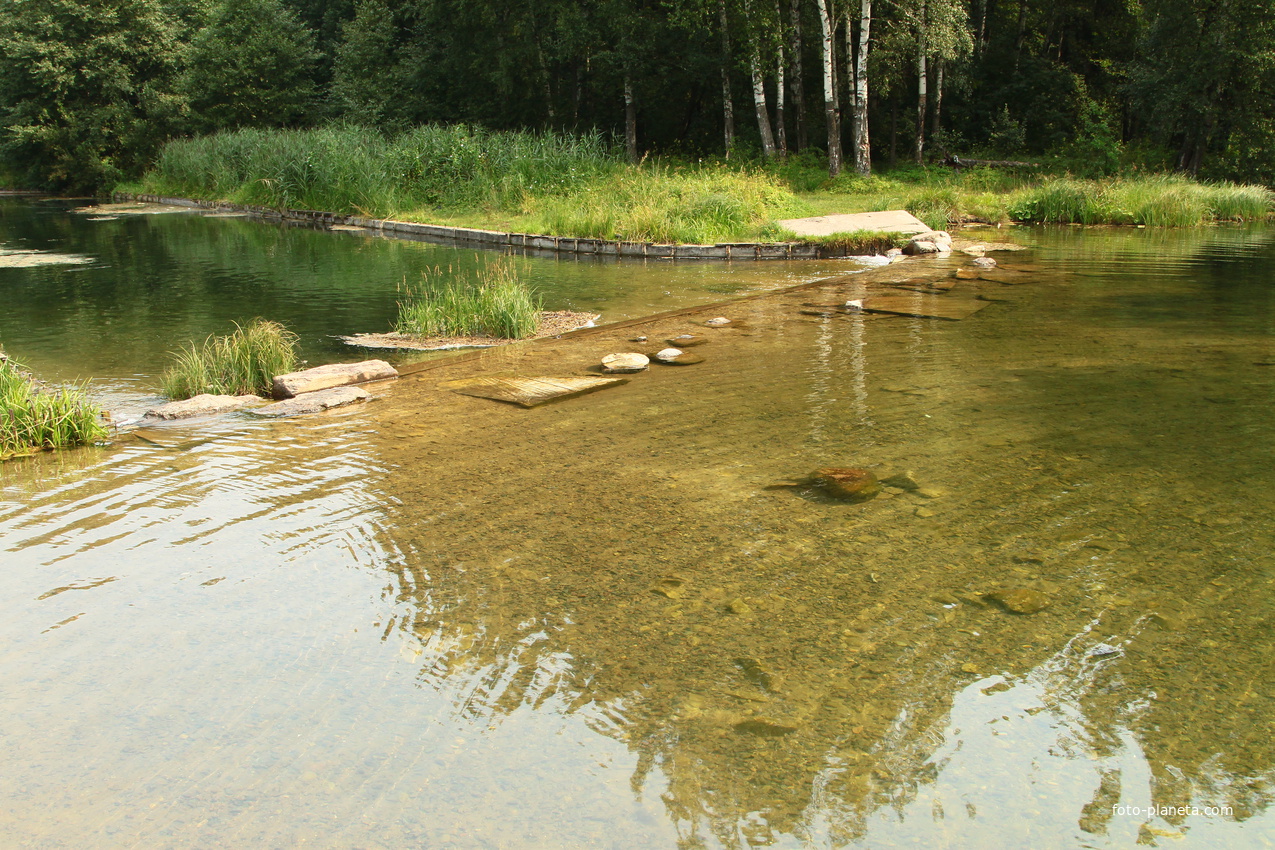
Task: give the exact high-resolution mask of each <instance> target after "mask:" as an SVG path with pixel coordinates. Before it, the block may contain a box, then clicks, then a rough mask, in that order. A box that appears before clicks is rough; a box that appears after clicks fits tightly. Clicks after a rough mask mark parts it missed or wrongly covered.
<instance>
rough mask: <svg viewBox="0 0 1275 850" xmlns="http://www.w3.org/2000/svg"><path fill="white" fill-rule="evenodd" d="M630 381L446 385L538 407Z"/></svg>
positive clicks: (483, 381)
mask: <svg viewBox="0 0 1275 850" xmlns="http://www.w3.org/2000/svg"><path fill="white" fill-rule="evenodd" d="M625 383H628V379H627V378H602V377H596V376H588V377H579V376H568V377H565V378H466V379H464V380H459V381H448V382H447V383H445V384H443V387H445V388H446V389H449V390H451V391H452V392H455V393H460V394H461V395H467V396H473V397H475V398H489V399H491V400H492V401H506V402H509V403H510V404H516V405H519V406H520V407H537V406H538V405H541V404H546V403H548V402H551V401H557V400H559V399H567V398H575V397H576V396H581V395H584V394H585V393H591V392H593V391H595V390H601V389H605V388H607V387H614V386H617V385H618V384H625Z"/></svg>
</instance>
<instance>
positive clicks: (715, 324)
mask: <svg viewBox="0 0 1275 850" xmlns="http://www.w3.org/2000/svg"><path fill="white" fill-rule="evenodd" d="M704 324H706V325H708V326H709V327H710V328H720V327H723V326H724V325H729V324H730V319H728V318H726V317H725V316H718V317H717V318H715V319H709V320H708V321H707V322H705V323H704Z"/></svg>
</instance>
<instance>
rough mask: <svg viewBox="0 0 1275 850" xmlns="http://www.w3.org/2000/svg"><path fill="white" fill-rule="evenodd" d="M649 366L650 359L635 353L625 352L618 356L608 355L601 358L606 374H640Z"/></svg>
mask: <svg viewBox="0 0 1275 850" xmlns="http://www.w3.org/2000/svg"><path fill="white" fill-rule="evenodd" d="M650 364H651V359H650V358H649V357H647V356H646V355H645V354H638V353H637V352H635V351H626V352H623V353H620V354H608V355H607V356H606V357H603V358H602V368H603V370H604V371H607V372H620V373H625V372H641V371H642V370H643V369H645V368H646V367H647V366H649V365H650Z"/></svg>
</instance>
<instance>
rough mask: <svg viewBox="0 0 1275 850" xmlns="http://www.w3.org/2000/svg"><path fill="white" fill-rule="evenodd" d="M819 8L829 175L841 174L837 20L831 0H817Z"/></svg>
mask: <svg viewBox="0 0 1275 850" xmlns="http://www.w3.org/2000/svg"><path fill="white" fill-rule="evenodd" d="M815 2H816V3H817V4H818V6H819V27H820V29H821V30H822V34H823V114H824V119H825V121H826V122H827V125H828V174H829V175H830V176H832V177H836V176H837V175H839V174H840V173H841V116H840V115H839V114H838V109H837V78H836V73H835V66H836V61H837V51H836V47H837V46H836V43H835V40H834V39H835V33H834V28H835V23H836V22H835V20H834V19H833V17H832V10H831V9H830V8H829V0H815Z"/></svg>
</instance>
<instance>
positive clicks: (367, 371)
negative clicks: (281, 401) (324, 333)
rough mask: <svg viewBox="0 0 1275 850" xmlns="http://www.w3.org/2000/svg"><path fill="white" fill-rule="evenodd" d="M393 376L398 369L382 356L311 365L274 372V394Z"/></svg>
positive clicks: (293, 393) (279, 395)
mask: <svg viewBox="0 0 1275 850" xmlns="http://www.w3.org/2000/svg"><path fill="white" fill-rule="evenodd" d="M397 377H398V371H397V370H396V369H395V368H394V367H393V366H391V365H390V364H388V363H386V362H385V361H384V360H364V361H363V362H362V363H330V364H328V365H327V366H315V367H314V368H313V369H305V370H303V371H301V372H289V373H288V374H286V375H278V376H276V377H275V379H274V394H275V398H293V397H294V396H299V395H301V394H302V393H313V392H318V391H319V390H326V389H329V388H331V387H346V386H349V385H350V384H362V383H366V382H367V381H382V380H385V379H387V378H397Z"/></svg>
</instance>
